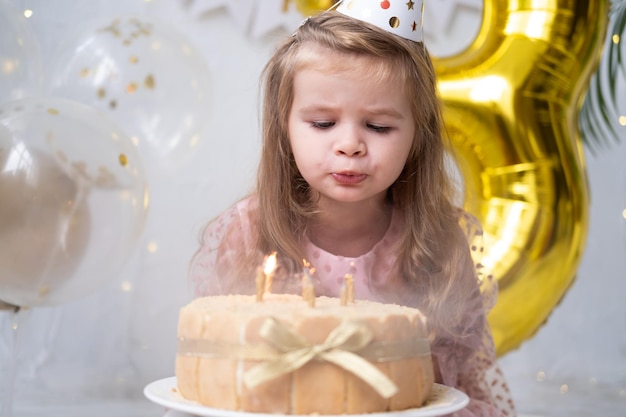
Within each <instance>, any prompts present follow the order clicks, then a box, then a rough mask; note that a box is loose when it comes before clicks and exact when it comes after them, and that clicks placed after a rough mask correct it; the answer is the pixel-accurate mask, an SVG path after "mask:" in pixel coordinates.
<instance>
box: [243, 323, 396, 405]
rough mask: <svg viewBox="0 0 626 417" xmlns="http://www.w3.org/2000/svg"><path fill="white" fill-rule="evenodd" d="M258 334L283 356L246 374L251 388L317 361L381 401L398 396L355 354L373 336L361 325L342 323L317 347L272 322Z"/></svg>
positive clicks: (387, 381) (392, 386) (391, 385)
mask: <svg viewBox="0 0 626 417" xmlns="http://www.w3.org/2000/svg"><path fill="white" fill-rule="evenodd" d="M259 334H260V335H261V337H263V338H264V339H265V340H266V341H267V342H268V343H270V344H271V345H272V346H274V347H275V348H276V349H278V350H279V351H280V352H282V354H280V355H279V356H278V357H277V358H275V359H272V360H269V361H266V362H263V363H261V364H259V365H256V366H255V367H253V368H251V369H250V370H248V371H247V372H246V373H245V375H244V382H245V384H246V385H247V386H248V387H250V388H254V387H256V386H257V385H259V384H261V383H263V382H266V381H270V380H272V379H274V378H276V377H279V376H281V375H284V374H287V373H289V372H293V371H295V370H297V369H299V368H301V367H302V366H304V365H305V364H307V363H308V362H310V361H312V360H318V361H325V362H330V363H333V364H335V365H337V366H339V367H341V368H343V369H345V370H346V371H349V372H351V373H352V374H354V375H356V376H357V377H359V378H360V379H362V380H363V381H365V382H366V383H367V384H369V385H370V386H371V387H372V388H373V389H374V390H376V392H378V393H379V394H380V395H381V396H382V397H383V398H390V397H392V396H394V395H395V394H396V393H397V392H398V387H397V386H396V385H395V384H394V383H393V381H392V380H390V379H389V378H388V377H387V375H385V374H384V373H382V372H381V371H380V370H379V369H378V368H377V367H375V366H374V365H372V364H371V363H370V362H369V361H367V360H366V359H363V358H362V357H361V356H359V355H358V354H357V353H355V352H358V351H360V350H362V349H363V348H365V347H366V346H367V345H368V344H369V343H370V342H371V341H372V332H371V331H370V329H369V328H368V327H367V326H365V325H364V324H362V323H357V322H352V321H344V322H342V323H341V324H340V325H339V326H337V327H336V328H335V329H334V330H333V331H332V332H331V333H330V334H329V335H328V337H327V338H326V340H325V341H324V342H323V343H321V344H319V345H311V344H310V343H308V342H307V341H306V340H304V339H303V338H302V337H300V336H299V335H297V334H296V333H294V332H292V331H291V330H290V329H289V328H288V327H287V326H285V325H284V324H282V323H281V322H279V321H277V320H275V319H273V318H268V319H266V320H265V321H264V322H263V325H262V326H261V329H260V330H259Z"/></svg>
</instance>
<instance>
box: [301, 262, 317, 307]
mask: <svg viewBox="0 0 626 417" xmlns="http://www.w3.org/2000/svg"><path fill="white" fill-rule="evenodd" d="M302 263H303V264H304V274H303V275H302V298H303V299H304V300H305V301H306V302H307V303H309V306H310V307H315V286H314V285H313V278H312V275H313V274H314V273H315V268H312V267H311V264H310V263H308V262H307V260H306V259H303V260H302Z"/></svg>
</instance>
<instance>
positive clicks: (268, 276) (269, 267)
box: [263, 252, 276, 294]
mask: <svg viewBox="0 0 626 417" xmlns="http://www.w3.org/2000/svg"><path fill="white" fill-rule="evenodd" d="M275 270H276V252H272V253H271V254H270V255H269V256H267V257H266V258H265V267H264V268H263V272H264V273H265V292H266V293H267V294H269V293H270V292H272V280H273V279H274V271H275Z"/></svg>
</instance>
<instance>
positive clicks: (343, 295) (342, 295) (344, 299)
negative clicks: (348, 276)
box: [339, 280, 348, 306]
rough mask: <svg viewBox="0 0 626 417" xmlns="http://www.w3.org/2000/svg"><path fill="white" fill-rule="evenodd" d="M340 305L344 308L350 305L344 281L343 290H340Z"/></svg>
mask: <svg viewBox="0 0 626 417" xmlns="http://www.w3.org/2000/svg"><path fill="white" fill-rule="evenodd" d="M339 297H340V298H339V304H340V305H342V306H345V305H348V295H347V294H346V281H345V280H344V281H343V282H342V283H341V288H340V289H339Z"/></svg>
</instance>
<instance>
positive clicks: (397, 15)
mask: <svg viewBox="0 0 626 417" xmlns="http://www.w3.org/2000/svg"><path fill="white" fill-rule="evenodd" d="M337 11H338V12H340V13H343V14H345V15H346V16H350V17H353V18H355V19H359V20H362V21H364V22H367V23H371V24H373V25H374V26H378V27H379V28H381V29H383V30H386V31H387V32H390V33H393V34H395V35H398V36H401V37H403V38H405V39H409V40H412V41H415V42H421V41H422V17H423V12H424V3H423V0H415V1H413V0H384V1H381V0H342V1H340V2H339V4H338V5H337Z"/></svg>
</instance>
